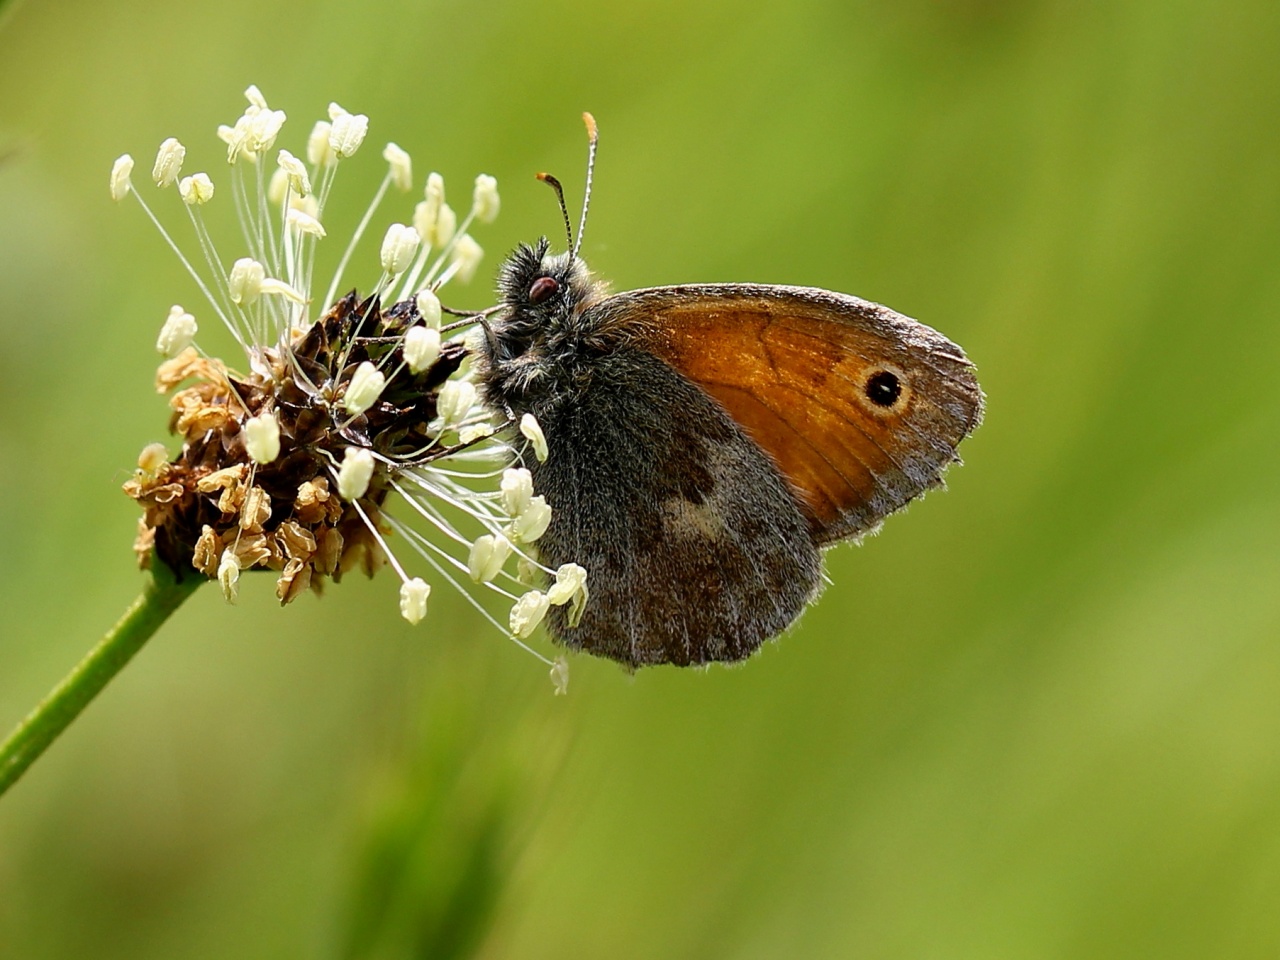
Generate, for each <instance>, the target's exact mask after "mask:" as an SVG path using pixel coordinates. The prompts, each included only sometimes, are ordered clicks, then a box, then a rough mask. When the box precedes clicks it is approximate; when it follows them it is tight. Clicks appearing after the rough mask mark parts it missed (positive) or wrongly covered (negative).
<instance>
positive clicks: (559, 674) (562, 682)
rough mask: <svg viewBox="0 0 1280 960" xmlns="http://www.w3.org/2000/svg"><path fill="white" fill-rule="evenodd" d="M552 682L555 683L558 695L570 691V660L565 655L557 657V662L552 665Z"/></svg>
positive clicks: (560, 695)
mask: <svg viewBox="0 0 1280 960" xmlns="http://www.w3.org/2000/svg"><path fill="white" fill-rule="evenodd" d="M551 682H552V684H554V685H555V688H556V696H557V697H562V696H564V695H565V694H566V693H568V692H569V661H568V660H566V659H565V658H564V657H556V662H555V663H553V664H552V665H551Z"/></svg>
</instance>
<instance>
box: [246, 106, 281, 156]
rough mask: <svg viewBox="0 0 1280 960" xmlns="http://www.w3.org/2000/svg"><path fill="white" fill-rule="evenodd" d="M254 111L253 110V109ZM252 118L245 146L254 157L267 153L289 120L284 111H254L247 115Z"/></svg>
mask: <svg viewBox="0 0 1280 960" xmlns="http://www.w3.org/2000/svg"><path fill="white" fill-rule="evenodd" d="M251 109H253V108H251ZM245 115H246V116H248V117H249V118H250V120H249V125H248V133H247V136H246V138H245V146H246V148H247V149H248V150H250V151H251V152H252V153H253V154H254V155H258V154H263V153H266V152H267V151H268V150H270V149H271V148H272V147H273V146H274V145H275V142H276V137H277V136H279V135H280V130H281V128H282V127H283V126H284V122H285V120H286V119H287V118H286V117H285V113H284V111H283V110H267V109H265V108H264V109H260V110H253V112H252V113H251V114H250V113H246V114H245Z"/></svg>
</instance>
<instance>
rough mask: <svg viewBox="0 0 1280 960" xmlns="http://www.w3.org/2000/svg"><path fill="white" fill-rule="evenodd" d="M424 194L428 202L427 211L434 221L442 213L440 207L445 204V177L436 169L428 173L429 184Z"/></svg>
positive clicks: (424, 189)
mask: <svg viewBox="0 0 1280 960" xmlns="http://www.w3.org/2000/svg"><path fill="white" fill-rule="evenodd" d="M422 196H423V199H424V200H425V202H426V204H427V213H429V214H430V215H431V219H432V221H433V222H434V220H435V218H436V217H437V216H439V214H440V208H441V207H443V206H444V177H442V176H440V174H438V173H436V172H434V171H432V172H431V173H429V174H427V185H426V187H425V188H423V191H422Z"/></svg>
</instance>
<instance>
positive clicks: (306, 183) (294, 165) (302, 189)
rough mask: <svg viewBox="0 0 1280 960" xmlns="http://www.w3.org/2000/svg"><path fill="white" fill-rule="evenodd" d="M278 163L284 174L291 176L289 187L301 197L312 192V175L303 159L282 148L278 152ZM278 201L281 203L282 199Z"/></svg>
mask: <svg viewBox="0 0 1280 960" xmlns="http://www.w3.org/2000/svg"><path fill="white" fill-rule="evenodd" d="M276 163H277V164H279V166H280V169H281V170H283V171H284V175H285V176H286V177H288V178H289V188H290V189H291V190H292V191H293V192H294V193H296V194H297V195H298V196H300V197H305V196H307V195H308V194H309V193H311V177H309V176H308V175H307V168H306V166H305V165H304V164H303V162H302V161H301V160H299V159H298V158H297V157H295V156H294V155H293V154H292V153H290V152H289V151H288V150H281V151H280V152H279V153H278V154H276ZM276 202H277V203H279V202H280V201H279V200H277V201H276Z"/></svg>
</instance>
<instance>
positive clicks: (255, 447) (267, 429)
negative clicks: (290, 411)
mask: <svg viewBox="0 0 1280 960" xmlns="http://www.w3.org/2000/svg"><path fill="white" fill-rule="evenodd" d="M244 450H245V453H247V454H249V459H250V460H252V461H253V462H254V463H271V462H272V461H274V460H275V459H276V458H277V457H279V456H280V421H279V420H277V419H276V418H275V415H274V414H271V413H263V414H260V415H258V416H256V417H250V418H249V419H248V420H246V421H245V422H244Z"/></svg>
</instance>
